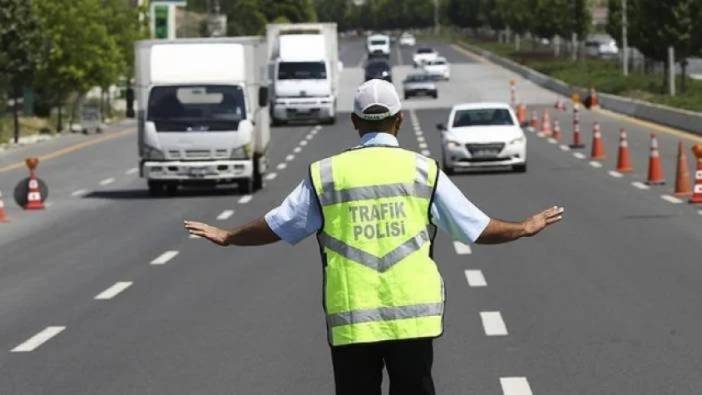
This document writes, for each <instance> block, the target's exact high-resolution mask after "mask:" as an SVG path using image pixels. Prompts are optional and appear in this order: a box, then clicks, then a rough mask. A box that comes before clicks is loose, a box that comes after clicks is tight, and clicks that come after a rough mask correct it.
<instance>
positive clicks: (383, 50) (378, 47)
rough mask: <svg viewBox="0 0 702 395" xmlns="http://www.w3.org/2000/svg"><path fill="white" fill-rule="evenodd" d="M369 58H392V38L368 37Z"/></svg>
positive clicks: (381, 36)
mask: <svg viewBox="0 0 702 395" xmlns="http://www.w3.org/2000/svg"><path fill="white" fill-rule="evenodd" d="M366 48H367V49H368V56H386V57H389V56H390V37H388V36H386V35H385V34H374V35H372V36H369V37H368V41H367V43H366Z"/></svg>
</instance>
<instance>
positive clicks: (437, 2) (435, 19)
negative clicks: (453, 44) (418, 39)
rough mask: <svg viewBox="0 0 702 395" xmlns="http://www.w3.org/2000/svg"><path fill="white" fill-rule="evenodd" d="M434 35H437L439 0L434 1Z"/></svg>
mask: <svg viewBox="0 0 702 395" xmlns="http://www.w3.org/2000/svg"><path fill="white" fill-rule="evenodd" d="M434 34H435V35H437V36H438V35H439V0H434Z"/></svg>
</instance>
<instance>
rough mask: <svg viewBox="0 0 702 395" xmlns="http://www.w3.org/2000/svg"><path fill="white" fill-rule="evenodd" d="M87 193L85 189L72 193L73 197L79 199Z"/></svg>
mask: <svg viewBox="0 0 702 395" xmlns="http://www.w3.org/2000/svg"><path fill="white" fill-rule="evenodd" d="M87 193H88V191H86V190H85V189H79V190H77V191H73V193H71V196H73V197H78V196H83V195H85V194H87Z"/></svg>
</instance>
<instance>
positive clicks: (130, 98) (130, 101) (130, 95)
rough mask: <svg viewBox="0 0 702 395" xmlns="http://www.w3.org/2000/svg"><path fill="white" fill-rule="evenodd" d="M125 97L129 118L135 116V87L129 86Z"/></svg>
mask: <svg viewBox="0 0 702 395" xmlns="http://www.w3.org/2000/svg"><path fill="white" fill-rule="evenodd" d="M125 99H126V101H127V113H126V116H127V118H134V117H135V116H136V114H135V112H134V89H132V88H128V89H127V92H126V94H125Z"/></svg>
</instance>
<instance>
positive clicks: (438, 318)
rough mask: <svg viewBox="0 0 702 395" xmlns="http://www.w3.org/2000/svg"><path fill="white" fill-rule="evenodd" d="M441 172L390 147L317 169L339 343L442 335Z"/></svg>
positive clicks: (333, 330) (327, 293) (329, 315)
mask: <svg viewBox="0 0 702 395" xmlns="http://www.w3.org/2000/svg"><path fill="white" fill-rule="evenodd" d="M438 172H439V171H438V166H437V164H436V162H435V161H433V160H431V159H428V158H426V157H424V156H422V155H419V154H417V153H414V152H411V151H407V150H404V149H401V148H397V147H385V146H367V147H359V148H354V149H351V150H348V151H346V152H343V153H341V154H339V155H336V156H333V157H330V158H326V159H323V160H321V161H318V162H315V163H313V164H312V165H311V166H310V178H311V180H312V184H313V188H314V190H315V193H316V196H317V200H318V203H319V205H320V208H321V212H322V217H323V225H322V228H321V229H320V231H319V233H318V234H317V239H318V241H319V244H320V248H321V252H322V259H323V261H324V280H325V281H324V309H325V313H326V321H327V328H328V334H329V342H330V344H331V345H332V346H340V345H346V344H355V343H370V342H379V341H386V340H401V339H415V338H425V337H436V336H439V335H441V333H442V323H443V322H442V318H443V311H444V287H443V280H442V279H441V275H440V274H439V271H438V269H437V267H436V264H435V263H434V261H433V260H432V258H431V243H432V239H433V235H434V234H435V229H434V227H433V226H432V225H431V222H430V214H429V213H430V206H431V202H432V198H433V196H434V191H435V188H436V181H437V177H438Z"/></svg>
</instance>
